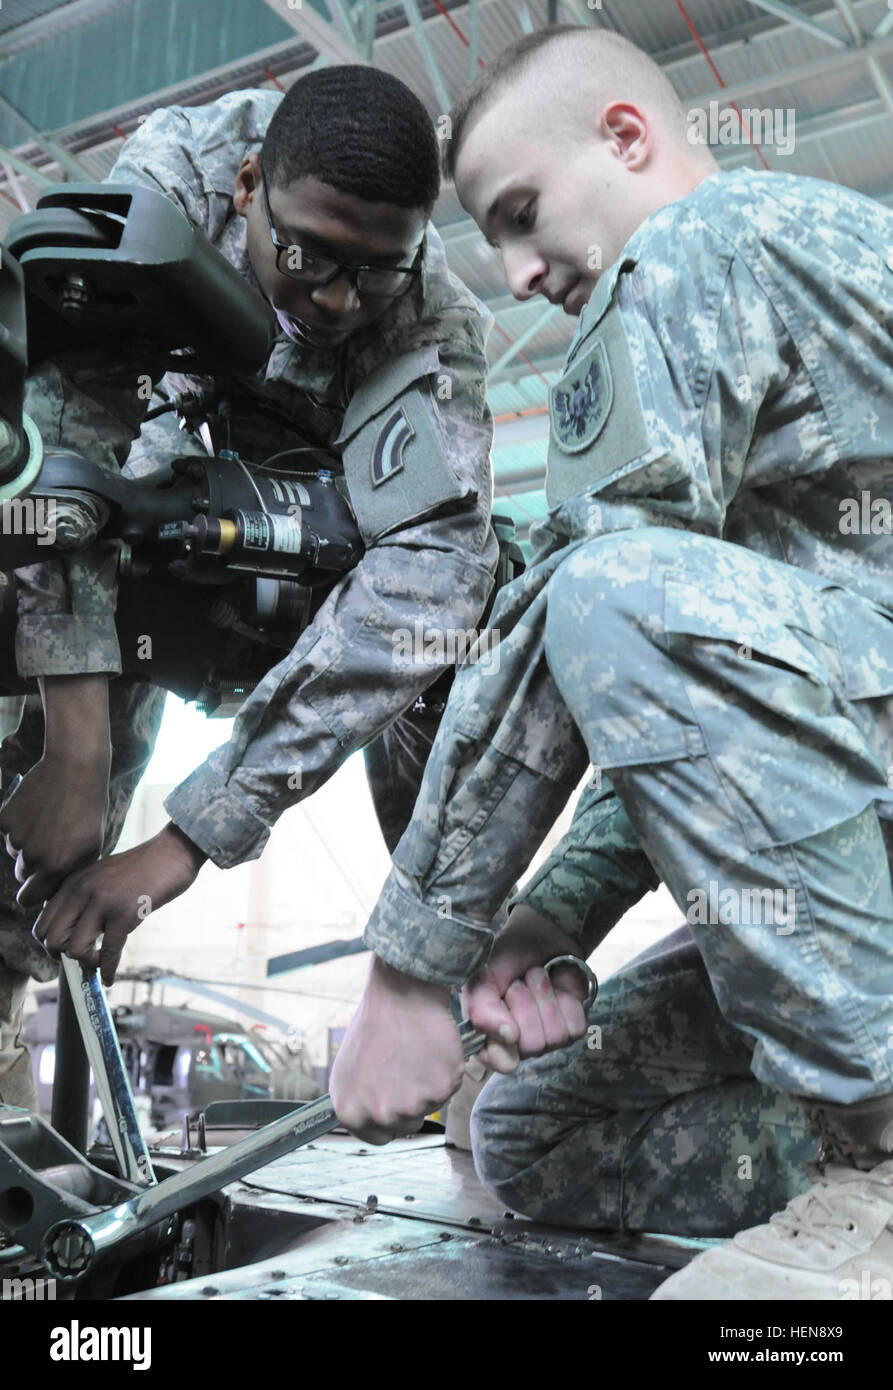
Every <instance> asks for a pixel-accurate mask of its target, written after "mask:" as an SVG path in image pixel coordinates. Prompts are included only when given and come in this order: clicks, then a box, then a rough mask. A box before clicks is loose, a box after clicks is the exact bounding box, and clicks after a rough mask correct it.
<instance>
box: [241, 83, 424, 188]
mask: <svg viewBox="0 0 893 1390" xmlns="http://www.w3.org/2000/svg"><path fill="white" fill-rule="evenodd" d="M261 160H262V163H263V168H264V171H265V173H266V175H267V177H268V178H269V180H270V183H271V184H272V185H273V186H274V187H276V188H284V187H286V186H287V185H288V184H290V183H293V182H294V181H295V180H296V179H300V178H306V177H308V176H312V177H314V178H317V179H320V180H321V181H322V182H324V183H328V184H331V186H332V187H333V188H337V189H339V191H340V192H342V193H349V194H352V195H353V196H354V197H356V198H364V199H366V201H367V202H371V203H393V204H396V205H397V206H398V207H404V208H419V209H421V210H423V211H424V212H425V213H426V215H428V214H430V212H431V209H432V208H433V207H434V204H435V202H436V201H437V195H438V193H439V192H440V159H439V151H438V146H437V136H436V134H435V132H434V126H433V124H432V122H431V118H430V117H429V115H428V113H427V111H426V110H425V108H424V106H423V105H422V103H421V102H420V101H419V99H418V97H417V96H416V95H415V94H414V93H413V92H411V91H410V89H409V88H408V87H407V86H406V85H405V83H403V82H401V81H400V80H399V78H397V77H392V76H391V74H390V73H388V72H382V71H381V70H380V69H379V68H371V67H363V66H362V65H360V64H353V63H351V64H344V65H338V66H335V67H327V68H318V69H317V70H316V71H315V72H310V73H308V74H307V75H306V76H305V77H300V78H298V80H297V82H295V83H294V85H293V86H292V87H290V88H289V90H288V91H287V92H286V94H285V96H284V98H283V100H282V102H281V104H280V105H279V106H278V107H277V108H276V111H275V113H274V115H273V119H272V120H271V121H270V125H269V127H268V129H267V134H266V137H265V139H264V143H263V148H262V150H261Z"/></svg>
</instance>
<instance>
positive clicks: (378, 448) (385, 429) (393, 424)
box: [372, 407, 415, 487]
mask: <svg viewBox="0 0 893 1390" xmlns="http://www.w3.org/2000/svg"><path fill="white" fill-rule="evenodd" d="M414 437H415V430H414V429H413V427H412V425H411V424H410V423H409V421H408V419H407V418H406V413H405V411H403V410H401V409H400V408H399V407H398V408H397V409H396V410H395V411H393V412H392V413H391V414H390V415H389V416H388V418H387V419H386V420H385V422H384V424H383V425H382V427H381V429H380V430H379V432H378V438H377V439H376V441H375V447H374V449H373V450H372V486H373V487H379V486H380V485H381V484H382V483H386V482H387V481H388V478H393V476H394V474H395V473H399V472H400V471H401V470H402V468H403V450H404V449H405V448H406V446H407V444H408V443H409V441H410V440H411V439H413V438H414Z"/></svg>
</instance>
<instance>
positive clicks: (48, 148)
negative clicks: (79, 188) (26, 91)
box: [0, 96, 90, 181]
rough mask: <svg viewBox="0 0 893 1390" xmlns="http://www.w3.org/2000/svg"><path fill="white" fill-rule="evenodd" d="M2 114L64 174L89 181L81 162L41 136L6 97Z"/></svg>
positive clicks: (0, 99) (1, 103)
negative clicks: (20, 129)
mask: <svg viewBox="0 0 893 1390" xmlns="http://www.w3.org/2000/svg"><path fill="white" fill-rule="evenodd" d="M0 114H2V115H4V116H8V117H9V119H10V120H11V121H14V122H15V124H16V125H18V126H20V127H21V128H22V130H24V131H26V132H27V134H28V135H29V136H30V137H31V139H32V140H33V141H34V143H35V144H36V145H39V146H40V148H41V149H42V150H43V152H44V154H47V155H49V157H50V159H52V160H54V162H55V163H56V164H58V165H59V167H60V169H62V170H63V172H64V173H66V174H68V175H69V176H70V177H71V178H73V179H75V180H76V181H78V180H81V179H87V180H89V178H90V174H89V171H88V170H87V169H85V168H84V166H83V164H81V162H80V161H79V160H77V159H75V157H74V155H71V154H69V153H68V151H67V150H64V149H63V148H62V146H61V145H57V144H56V142H55V140H51V139H50V138H49V136H46V135H43V134H41V132H40V131H39V130H38V129H37V127H36V126H34V125H32V124H31V122H30V121H29V120H28V117H27V116H23V115H22V112H21V111H19V109H18V107H16V106H13V104H12V102H11V101H7V100H6V97H4V96H0Z"/></svg>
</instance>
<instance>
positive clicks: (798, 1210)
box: [769, 1177, 868, 1250]
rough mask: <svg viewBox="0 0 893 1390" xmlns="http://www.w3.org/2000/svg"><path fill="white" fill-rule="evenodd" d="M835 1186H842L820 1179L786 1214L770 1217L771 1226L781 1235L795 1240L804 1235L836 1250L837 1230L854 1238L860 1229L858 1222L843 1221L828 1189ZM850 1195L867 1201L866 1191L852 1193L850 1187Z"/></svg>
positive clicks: (848, 1192) (777, 1213)
mask: <svg viewBox="0 0 893 1390" xmlns="http://www.w3.org/2000/svg"><path fill="white" fill-rule="evenodd" d="M832 1185H833V1186H835V1187H839V1185H838V1184H836V1183H835V1184H832V1181H831V1180H830V1179H829V1178H824V1177H822V1178H819V1180H818V1181H817V1182H816V1183H815V1185H814V1186H813V1187H811V1188H810V1189H809V1191H808V1192H803V1193H801V1194H800V1196H799V1197H795V1198H794V1199H793V1201H791V1202H789V1203H788V1205H787V1206H786V1207H785V1209H784V1211H780V1212H776V1214H775V1215H774V1216H770V1218H769V1225H770V1226H771V1227H773V1228H774V1229H775V1230H776V1231H778V1233H779V1234H780V1235H783V1236H788V1237H790V1238H793V1239H796V1238H798V1237H800V1236H804V1237H806V1238H807V1239H813V1240H818V1241H820V1242H821V1243H822V1244H823V1245H827V1246H829V1248H830V1249H832V1250H836V1249H837V1243H836V1241H834V1240H832V1239H831V1233H832V1232H835V1231H836V1232H838V1233H840V1234H841V1235H843V1236H844V1237H846V1236H847V1235H852V1233H853V1232H854V1231H855V1230H856V1228H857V1227H856V1222H855V1221H853V1220H852V1219H851V1218H850V1217H847V1218H846V1219H844V1217H843V1216H842V1215H841V1213H840V1211H839V1210H838V1208H837V1206H836V1203H835V1202H834V1200H833V1197H832V1195H831V1193H830V1192H829V1190H828V1189H829V1188H830V1187H832ZM847 1196H848V1198H849V1199H850V1200H852V1198H854V1197H857V1198H858V1199H859V1200H860V1201H863V1202H864V1201H867V1200H868V1198H867V1197H866V1195H865V1193H864V1192H859V1191H857V1190H853V1189H852V1188H851V1187H849V1188H848V1191H847ZM845 1243H847V1244H850V1243H851V1242H846V1241H845Z"/></svg>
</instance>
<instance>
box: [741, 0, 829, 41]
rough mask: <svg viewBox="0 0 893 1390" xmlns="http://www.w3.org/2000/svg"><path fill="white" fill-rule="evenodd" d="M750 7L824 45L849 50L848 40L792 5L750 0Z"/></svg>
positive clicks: (773, 1) (782, 0)
mask: <svg viewBox="0 0 893 1390" xmlns="http://www.w3.org/2000/svg"><path fill="white" fill-rule="evenodd" d="M750 3H751V5H755V6H756V8H757V9H758V10H765V11H766V13H767V14H771V15H775V17H776V19H783V20H784V21H785V23H786V24H793V25H795V26H796V27H797V28H800V29H805V30H806V31H807V33H809V34H814V35H815V36H816V38H820V39H824V41H825V43H831V44H833V45H834V46H835V48H850V47H851V46H852V45H851V44H850V42H849V40H848V39H844V38H841V36H840V34H836V33H835V32H834V30H833V29H828V28H827V27H826V26H825V25H824V24H820V23H819V21H818V20H817V19H813V17H812V15H809V14H805V13H804V12H803V10H798V9H795V7H794V6H793V5H787V4H785V3H784V0H750Z"/></svg>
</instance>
